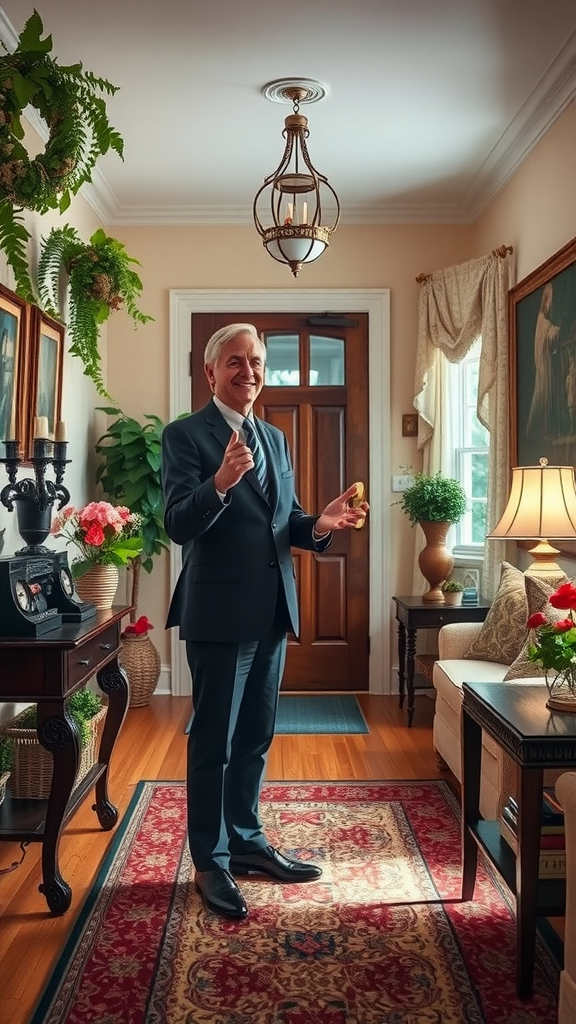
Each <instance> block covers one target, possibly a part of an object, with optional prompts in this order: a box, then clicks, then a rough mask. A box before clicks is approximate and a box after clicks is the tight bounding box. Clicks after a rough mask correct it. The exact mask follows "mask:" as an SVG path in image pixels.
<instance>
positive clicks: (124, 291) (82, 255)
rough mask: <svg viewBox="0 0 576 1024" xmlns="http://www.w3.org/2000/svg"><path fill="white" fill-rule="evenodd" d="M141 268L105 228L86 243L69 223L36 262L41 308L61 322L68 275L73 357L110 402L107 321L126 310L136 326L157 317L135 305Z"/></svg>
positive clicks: (54, 234) (50, 238)
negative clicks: (104, 361) (104, 360)
mask: <svg viewBox="0 0 576 1024" xmlns="http://www.w3.org/2000/svg"><path fill="white" fill-rule="evenodd" d="M134 265H137V266H140V263H139V261H138V260H137V259H135V258H134V257H133V256H129V255H128V253H127V252H126V248H125V246H124V245H123V244H122V242H119V241H118V239H117V238H111V237H110V236H109V235H107V234H106V232H105V231H103V230H102V228H99V229H98V231H95V232H94V234H93V235H91V237H90V239H89V241H88V242H84V241H82V239H81V238H80V236H79V234H78V232H77V231H76V229H75V228H72V227H70V225H68V224H66V225H65V226H64V227H63V228H53V229H52V231H51V232H50V234H49V235H48V238H47V239H43V240H42V245H41V250H40V259H39V262H38V291H39V295H40V301H41V303H42V307H43V309H44V310H45V311H46V312H47V313H48V314H49V315H50V316H53V317H55V318H56V319H58V320H61V321H62V320H63V316H62V314H61V312H60V310H59V295H60V276H61V273H62V271H63V270H64V271H65V272H66V273H67V275H68V288H69V322H68V330H69V333H70V338H71V341H72V344H71V345H70V350H69V351H70V352H71V354H72V355H74V356H78V357H79V358H80V359H81V360H82V362H83V363H84V373H85V374H86V376H87V377H90V379H91V380H92V381H93V382H94V384H95V386H96V390H97V391H98V394H100V395H103V396H104V397H105V398H110V395H109V394H108V391H107V390H106V388H105V386H104V381H103V379H102V369H101V364H100V352H99V350H98V337H99V334H100V328H101V326H102V324H103V323H104V321H105V320H107V319H108V317H109V316H110V314H111V313H113V312H114V311H115V310H118V309H122V308H124V309H125V310H126V312H127V313H128V315H129V316H130V317H132V320H133V321H134V323H135V325H136V326H137V325H138V324H145V323H148V321H149V320H153V319H154V318H153V317H151V316H148V314H147V313H142V312H141V311H140V309H139V308H138V305H137V301H138V299H139V297H140V293H141V291H142V281H141V279H140V277H139V275H138V274H137V272H136V270H135V269H134Z"/></svg>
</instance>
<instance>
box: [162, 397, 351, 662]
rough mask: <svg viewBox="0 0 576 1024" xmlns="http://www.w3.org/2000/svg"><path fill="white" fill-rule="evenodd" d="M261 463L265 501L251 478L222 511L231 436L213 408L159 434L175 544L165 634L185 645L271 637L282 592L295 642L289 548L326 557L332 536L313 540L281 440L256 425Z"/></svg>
mask: <svg viewBox="0 0 576 1024" xmlns="http://www.w3.org/2000/svg"><path fill="white" fill-rule="evenodd" d="M256 424H257V428H258V431H259V436H260V439H261V442H262V447H263V449H264V452H265V455H266V462H267V469H268V477H269V484H270V497H269V499H268V500H267V499H266V497H265V496H264V494H263V492H262V488H261V487H260V484H259V482H258V479H257V477H256V474H255V473H254V471H253V470H250V471H249V472H248V473H246V474H245V475H244V477H243V478H242V479H241V480H240V481H239V483H238V484H237V485H236V486H235V487H232V488H231V489H230V491H229V492H228V494H227V496H226V501H225V502H224V503H223V502H222V501H221V499H220V497H219V495H218V494H217V492H216V488H215V486H214V474H215V473H216V471H217V470H218V468H219V467H220V465H221V463H222V458H223V455H224V449H225V448H226V445H227V444H228V441H229V440H230V436H231V433H232V431H231V429H230V427H229V426H228V424H227V423H226V420H225V419H224V417H223V416H222V414H221V413H220V411H219V409H218V408H217V406H216V405H215V404H214V402H212V401H210V402H209V403H208V405H206V406H204V408H203V409H200V410H199V411H198V412H196V413H193V414H192V415H191V416H187V417H185V418H183V419H179V420H174V421H173V422H172V423H169V424H168V426H167V427H165V429H164V432H163V435H162V483H163V490H164V505H165V511H164V522H165V525H166V530H167V533H168V535H169V537H170V538H171V539H172V540H173V541H174V542H175V543H176V544H181V545H182V558H183V563H182V572H181V573H180V576H179V578H178V582H177V584H176V587H175V590H174V594H173V596H172V601H171V604H170V610H169V613H168V620H167V623H166V628H167V629H168V628H170V627H171V626H176V625H179V626H180V636H181V638H182V639H185V640H196V641H202V640H205V641H214V642H221V643H226V642H228V643H232V642H234V643H241V642H243V641H249V640H259V639H261V638H262V637H264V636H266V635H267V633H268V632H269V631H270V629H271V627H272V624H273V621H274V615H275V611H276V603H277V598H278V595H279V593H281V592H282V591H283V593H284V597H285V599H286V607H287V609H288V615H289V618H290V626H291V628H292V630H293V632H294V633H297V632H298V601H297V594H296V583H295V574H294V565H293V562H292V555H291V550H290V549H291V547H299V548H304V549H308V550H317V551H324V550H325V549H326V548H327V547H328V544H329V543H330V540H331V536H330V537H328V538H326V539H325V540H323V541H319V542H316V541H314V538H313V536H312V530H313V527H314V523H315V522H316V520H317V519H318V518H319V517H318V516H311V515H307V514H306V513H305V512H304V510H303V509H302V507H301V506H300V504H299V503H298V500H297V498H296V494H295V490H294V472H293V469H292V464H291V460H290V454H289V449H288V444H287V441H286V437H285V435H284V434H283V433H282V431H281V430H278V429H277V427H274V426H272V425H271V424H269V423H266V422H265V421H264V420H256Z"/></svg>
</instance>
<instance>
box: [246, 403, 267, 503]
mask: <svg viewBox="0 0 576 1024" xmlns="http://www.w3.org/2000/svg"><path fill="white" fill-rule="evenodd" d="M242 426H243V429H244V433H245V434H246V444H247V445H248V447H249V448H250V449H251V451H252V457H253V459H254V472H255V473H256V476H257V477H258V482H259V484H260V486H261V488H262V490H263V491H264V494H265V495H266V497H268V473H267V470H266V457H265V455H264V451H263V449H262V445H261V444H260V439H259V437H258V434H257V433H256V429H255V427H254V424H253V422H252V420H249V419H248V418H246V419H245V420H244V423H243V424H242Z"/></svg>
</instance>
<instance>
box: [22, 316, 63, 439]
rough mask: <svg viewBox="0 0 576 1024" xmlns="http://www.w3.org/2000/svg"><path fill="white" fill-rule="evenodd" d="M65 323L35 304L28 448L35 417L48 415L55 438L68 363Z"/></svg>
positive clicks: (30, 355) (50, 436)
mask: <svg viewBox="0 0 576 1024" xmlns="http://www.w3.org/2000/svg"><path fill="white" fill-rule="evenodd" d="M64 330H65V328H64V325H63V324H61V323H60V322H59V321H58V320H54V319H53V318H52V317H51V316H48V314H47V313H44V312H42V310H41V309H38V307H37V306H32V307H31V315H30V330H29V345H28V352H27V356H28V368H27V369H28V375H29V379H30V391H29V400H28V418H27V432H26V447H25V451H30V450H31V448H32V439H33V437H34V420H35V419H36V418H38V417H45V418H46V419H47V421H48V437H49V438H50V439H51V440H54V435H55V432H56V424H57V422H58V421H59V420H60V419H61V411H62V375H63V365H64Z"/></svg>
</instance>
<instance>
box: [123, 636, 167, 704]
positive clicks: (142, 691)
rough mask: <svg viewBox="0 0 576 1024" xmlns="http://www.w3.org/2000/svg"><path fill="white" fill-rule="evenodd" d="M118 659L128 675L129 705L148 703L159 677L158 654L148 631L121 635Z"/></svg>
mask: <svg viewBox="0 0 576 1024" xmlns="http://www.w3.org/2000/svg"><path fill="white" fill-rule="evenodd" d="M118 660H119V662H120V664H121V666H122V668H123V669H124V670H125V672H126V675H127V676H128V682H129V684H130V707H131V708H141V707H144V705H145V704H149V703H150V698H151V696H152V694H153V693H154V690H155V689H156V683H157V682H158V680H159V678H160V655H159V653H158V651H157V650H156V648H155V646H154V644H153V643H152V641H151V639H150V637H149V636H148V633H141V634H140V635H138V634H137V633H128V634H127V635H125V636H123V637H122V644H121V647H120V654H119V655H118Z"/></svg>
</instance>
